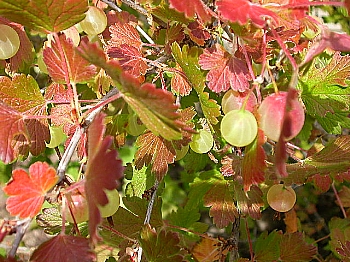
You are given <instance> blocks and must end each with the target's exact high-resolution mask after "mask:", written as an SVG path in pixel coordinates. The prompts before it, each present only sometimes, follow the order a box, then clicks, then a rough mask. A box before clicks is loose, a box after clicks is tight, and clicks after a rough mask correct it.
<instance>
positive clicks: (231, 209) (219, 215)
mask: <svg viewBox="0 0 350 262" xmlns="http://www.w3.org/2000/svg"><path fill="white" fill-rule="evenodd" d="M233 197H234V194H233V192H232V191H231V190H230V184H229V183H228V182H227V181H226V180H216V181H215V182H213V183H212V184H211V188H210V189H209V191H208V192H206V194H205V195H204V198H203V202H204V205H205V206H207V207H208V206H210V207H211V208H210V211H209V215H210V216H211V217H213V222H214V224H216V226H217V227H218V228H224V227H226V226H228V225H229V224H230V223H233V222H234V221H235V220H236V219H237V218H238V211H237V209H236V206H235V203H234V202H233Z"/></svg>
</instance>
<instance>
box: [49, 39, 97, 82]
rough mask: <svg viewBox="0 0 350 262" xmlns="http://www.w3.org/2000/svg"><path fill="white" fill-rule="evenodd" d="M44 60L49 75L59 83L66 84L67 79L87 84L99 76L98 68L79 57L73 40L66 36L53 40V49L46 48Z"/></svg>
mask: <svg viewBox="0 0 350 262" xmlns="http://www.w3.org/2000/svg"><path fill="white" fill-rule="evenodd" d="M43 58H44V62H45V64H46V66H47V70H48V71H49V75H50V76H51V77H52V79H53V80H54V81H55V82H58V83H66V79H69V80H70V81H71V82H74V83H82V82H87V81H90V80H93V78H94V77H95V75H96V74H97V70H96V67H95V66H94V65H91V64H90V63H89V62H88V61H86V60H85V59H83V58H82V57H81V56H80V55H78V53H77V51H76V49H75V47H74V45H73V42H72V40H71V39H70V38H68V39H66V36H65V35H64V34H62V35H60V36H59V37H56V38H55V40H52V41H51V47H49V46H46V47H45V48H44V51H43Z"/></svg>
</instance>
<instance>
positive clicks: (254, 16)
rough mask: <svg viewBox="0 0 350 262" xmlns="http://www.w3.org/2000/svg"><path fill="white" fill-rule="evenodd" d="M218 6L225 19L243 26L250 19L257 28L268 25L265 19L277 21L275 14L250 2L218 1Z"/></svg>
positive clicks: (239, 0) (244, 0) (246, 0)
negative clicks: (269, 18)
mask: <svg viewBox="0 0 350 262" xmlns="http://www.w3.org/2000/svg"><path fill="white" fill-rule="evenodd" d="M216 5H217V7H218V11H219V14H220V15H221V16H222V17H223V18H225V19H227V20H230V21H231V22H238V23H239V24H241V25H244V24H246V23H247V22H248V20H249V19H250V20H251V21H252V22H253V23H254V24H255V25H256V26H257V27H264V26H265V23H266V22H265V19H264V17H271V18H272V19H274V20H277V16H276V14H275V13H274V12H272V11H271V10H268V9H266V8H264V7H262V6H261V5H258V4H254V3H251V2H249V1H248V0H218V1H217V2H216Z"/></svg>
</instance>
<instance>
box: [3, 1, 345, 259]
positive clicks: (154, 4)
mask: <svg viewBox="0 0 350 262" xmlns="http://www.w3.org/2000/svg"><path fill="white" fill-rule="evenodd" d="M121 2H124V1H121ZM261 2H262V3H261ZM106 3H108V5H107V4H106ZM127 4H129V5H130V1H125V3H120V7H118V6H117V5H115V4H114V2H113V1H108V0H105V1H102V2H100V1H96V0H95V1H92V2H91V3H88V1H85V0H84V1H65V0H50V1H49V0H47V1H46V0H42V1H34V0H31V1H17V2H15V3H13V1H10V0H0V24H5V25H8V26H10V27H12V28H13V29H14V30H15V31H16V32H17V33H18V35H19V38H20V48H19V50H18V52H17V53H16V55H15V56H13V57H12V58H9V59H7V60H0V70H1V71H0V160H1V161H2V164H1V168H0V171H1V172H4V174H1V175H2V177H5V176H6V172H5V171H7V170H9V168H8V167H11V166H12V167H14V170H13V172H12V175H9V176H8V179H6V181H5V182H7V184H6V185H5V186H4V187H3V189H4V192H5V193H6V194H7V195H8V199H7V202H6V208H7V210H8V211H9V212H10V214H11V215H12V216H13V217H15V218H12V219H6V220H3V221H2V223H1V233H0V240H3V239H4V238H5V237H6V235H8V234H13V233H16V238H17V240H18V241H15V242H14V244H13V248H12V249H11V251H10V252H9V253H8V255H7V256H6V258H5V257H4V258H2V257H0V261H20V260H19V258H18V259H17V258H16V257H15V255H16V249H17V247H18V243H19V242H20V240H21V238H22V237H23V227H22V225H23V224H24V223H26V222H27V223H29V222H28V221H30V220H31V219H33V218H36V222H37V224H38V225H39V226H41V227H44V229H45V232H46V233H48V234H51V235H53V237H52V238H51V239H50V240H49V241H47V242H45V243H43V244H42V245H40V246H39V247H38V248H37V249H36V250H35V251H34V253H33V254H32V256H31V261H95V260H98V261H116V260H115V259H119V260H120V261H130V260H131V261H140V260H141V257H142V259H145V260H148V261H184V260H185V261H196V260H197V261H215V260H219V261H225V259H227V260H229V259H230V261H311V260H312V259H317V260H318V261H323V259H324V257H326V256H327V257H328V259H339V260H346V259H348V258H349V257H350V251H349V250H350V235H349V232H350V231H349V229H350V222H349V220H348V219H347V218H346V217H347V214H348V210H347V208H349V207H350V200H349V193H350V188H349V183H348V182H349V181H350V176H349V169H350V154H349V153H350V136H349V135H347V134H346V130H347V129H348V128H350V120H349V117H348V116H349V113H350V108H349V104H350V91H349V88H348V84H349V79H350V57H349V55H346V52H349V51H350V36H348V35H346V34H340V33H336V32H332V31H331V30H330V29H328V28H327V26H326V25H325V24H323V23H322V22H319V20H318V19H316V18H314V17H312V16H310V14H309V11H310V8H311V7H312V6H319V5H321V4H322V3H319V2H316V1H311V2H310V1H308V0H268V1H249V0H217V1H202V0H191V1H182V0H168V1H166V0H142V1H138V3H137V4H136V3H133V4H132V5H131V6H128V5H127ZM327 4H328V5H331V6H335V8H337V10H341V11H339V12H341V13H343V14H345V15H344V16H347V15H346V14H347V12H348V11H349V9H350V2H349V1H347V0H345V2H338V1H336V2H327ZM89 5H95V6H97V7H98V8H100V9H101V10H103V12H105V13H106V15H107V21H108V22H107V24H108V25H107V27H106V29H105V30H104V32H102V33H101V34H99V35H97V36H91V35H88V36H86V35H85V33H84V32H80V33H77V34H78V43H75V42H74V41H73V38H72V35H71V32H72V31H75V32H78V28H79V22H80V21H82V20H83V19H84V17H85V12H86V11H87V9H88V6H89ZM346 8H347V9H346ZM122 10H127V11H122ZM274 89H275V90H277V89H278V90H280V91H286V90H289V91H290V93H291V94H298V95H299V96H300V99H301V101H302V102H303V104H304V106H305V114H306V121H305V124H304V127H303V129H302V131H301V132H300V134H299V135H298V136H297V137H296V138H294V139H293V140H291V141H289V142H288V143H287V142H286V141H283V139H280V141H278V142H277V143H274V142H273V141H270V140H267V139H266V138H265V136H264V133H263V131H262V130H259V131H258V135H257V137H256V138H255V140H254V141H253V142H252V143H251V144H250V145H248V146H246V147H244V148H234V147H233V146H231V145H229V144H228V143H227V142H226V141H225V140H224V139H223V138H222V136H221V133H220V128H219V126H220V122H221V119H222V117H223V113H222V112H221V101H222V97H223V96H224V94H225V93H226V92H228V91H229V90H234V91H235V92H238V93H240V94H245V93H251V94H253V95H255V96H256V97H257V101H258V104H260V103H261V101H263V100H264V98H265V97H266V96H267V95H269V94H271V93H272V92H273V90H274ZM253 113H254V114H255V116H256V117H257V118H258V117H259V116H258V113H257V108H254V109H253ZM200 129H205V130H207V131H209V132H210V133H211V135H212V136H213V137H214V145H213V147H212V149H211V150H210V151H209V152H208V153H205V154H199V153H196V152H194V151H193V150H191V149H189V147H188V146H189V144H190V142H191V140H192V136H193V134H194V133H196V130H200ZM281 137H283V135H281ZM52 148H55V152H56V153H57V155H58V159H59V160H58V161H54V160H52V157H51V156H50V157H49V155H48V154H49V152H52V150H51V151H50V149H52ZM61 151H62V152H63V155H62V156H61V153H60V152H61ZM74 152H77V158H78V161H79V165H80V168H78V167H77V168H76V170H75V173H77V175H76V176H75V177H74V178H72V177H70V176H69V172H68V170H69V171H70V172H71V171H72V170H74V168H71V169H68V168H69V166H72V167H73V166H74V161H73V160H71V157H72V155H73V153H74ZM43 155H44V156H46V158H45V157H44V159H45V161H46V162H42V161H40V160H38V159H40V157H41V159H42V156H43ZM180 155H182V156H180ZM288 157H289V158H288ZM25 159H28V161H23V160H25ZM47 162H49V163H50V164H48V163H47ZM28 163H30V164H29V165H28ZM18 166H22V168H25V167H29V168H28V172H27V171H25V170H24V169H22V168H18ZM75 167H76V165H75ZM280 170H282V172H280ZM281 173H283V176H281V175H280V174H281ZM2 180H5V179H4V178H2ZM7 180H8V181H7ZM277 183H284V184H285V185H293V187H294V188H295V189H296V192H297V196H298V202H297V204H296V205H295V207H294V208H293V209H292V210H290V211H288V212H287V213H285V214H279V216H280V217H283V222H281V223H282V224H283V225H284V226H282V227H280V228H277V227H276V228H271V229H270V230H267V229H266V230H261V231H264V232H263V233H261V234H259V235H253V232H256V230H255V229H256V228H257V227H258V225H260V224H261V223H259V221H262V219H263V218H264V214H268V212H269V210H270V211H271V209H269V208H268V203H267V201H266V194H267V190H268V188H269V187H270V186H271V185H273V184H277ZM116 188H118V189H119V191H120V192H122V195H123V199H122V202H123V204H122V205H121V206H120V207H119V209H118V211H117V212H116V213H115V214H114V215H113V216H111V217H109V218H106V219H102V218H101V214H100V211H99V207H100V206H104V205H106V204H107V203H108V198H107V196H106V193H105V190H112V189H116ZM330 189H331V190H330ZM76 191H79V192H84V194H85V195H86V200H87V203H88V210H89V220H88V223H86V222H83V223H79V224H78V225H77V224H76V223H68V222H66V221H65V216H64V213H65V212H62V213H61V212H60V211H61V210H62V209H63V210H64V209H65V208H68V207H66V201H65V200H64V199H69V198H70V194H72V192H76ZM338 191H339V192H338ZM325 192H330V193H331V194H332V195H333V196H335V198H336V201H335V199H332V204H333V205H336V204H337V205H338V206H339V207H338V206H336V208H337V209H338V208H339V210H342V211H343V212H342V215H343V216H344V218H340V217H336V216H334V217H332V218H329V219H328V220H327V221H325V222H324V224H322V225H321V226H320V227H321V229H319V230H318V231H315V229H314V230H311V229H310V227H308V225H307V222H305V220H306V218H305V217H308V216H310V215H315V214H316V215H315V216H318V217H319V216H320V215H319V214H318V211H317V209H316V204H317V203H318V202H317V196H320V195H321V194H322V193H325ZM305 195H306V197H305V198H303V197H302V196H305ZM299 196H300V197H299ZM305 199H308V200H307V201H306V200H305ZM45 201H46V202H49V203H50V207H49V208H47V207H46V208H43V204H44V202H45ZM68 202H69V201H68ZM46 205H48V204H46ZM69 205H70V204H69V203H68V206H69ZM310 205H311V206H312V207H314V208H313V209H312V207H310ZM270 219H271V218H270ZM271 220H272V219H271ZM325 223H327V224H325ZM219 229H220V230H219ZM322 230H323V231H326V233H324V234H323V235H318V234H319V232H320V231H322ZM207 232H209V233H210V235H209V234H207ZM324 235H328V238H327V237H324ZM253 237H255V238H256V239H255V241H253V240H252V238H253ZM318 238H324V239H327V243H326V244H322V246H321V244H319V243H323V242H321V241H318ZM239 242H240V243H243V242H244V243H245V244H242V245H241V244H239ZM253 242H254V245H253ZM16 245H17V246H16ZM317 245H319V246H317ZM326 245H327V247H326V248H324V247H325V246H326ZM317 247H319V249H317ZM327 249H328V250H330V251H328V252H327ZM318 250H319V251H318ZM321 251H322V252H321ZM244 257H246V258H244Z"/></svg>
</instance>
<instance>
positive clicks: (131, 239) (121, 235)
mask: <svg viewBox="0 0 350 262" xmlns="http://www.w3.org/2000/svg"><path fill="white" fill-rule="evenodd" d="M100 226H101V227H102V228H104V229H107V230H109V231H111V232H112V233H113V234H116V235H117V236H119V237H121V238H124V239H126V240H128V241H130V242H133V243H135V244H136V243H137V240H136V239H133V238H130V237H128V236H126V235H124V234H123V233H120V232H119V231H117V230H115V229H114V228H113V227H109V226H106V225H103V224H102V225H100Z"/></svg>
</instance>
